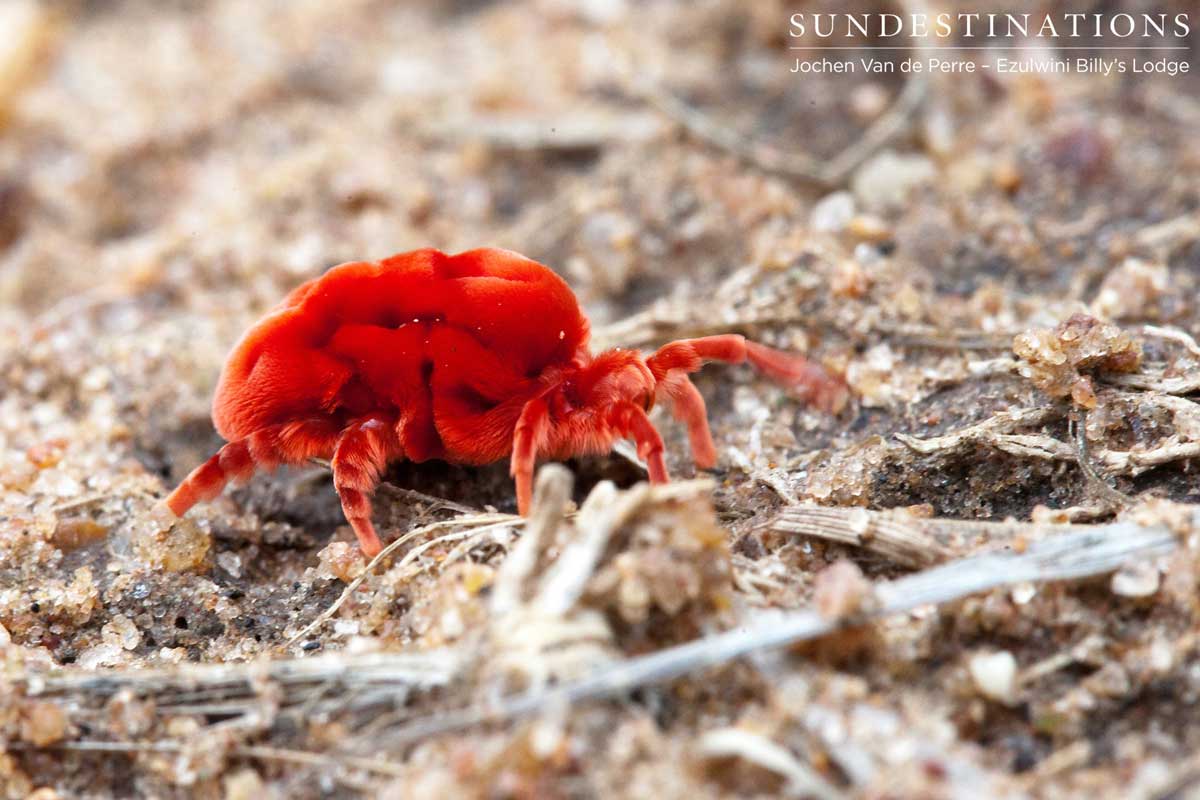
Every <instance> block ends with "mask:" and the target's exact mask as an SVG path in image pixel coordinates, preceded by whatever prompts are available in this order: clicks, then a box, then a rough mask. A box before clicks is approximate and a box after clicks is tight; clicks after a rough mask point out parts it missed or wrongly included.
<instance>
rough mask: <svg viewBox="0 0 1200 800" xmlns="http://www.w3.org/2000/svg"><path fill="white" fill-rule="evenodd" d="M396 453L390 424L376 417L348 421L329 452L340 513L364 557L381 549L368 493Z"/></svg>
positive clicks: (398, 451)
mask: <svg viewBox="0 0 1200 800" xmlns="http://www.w3.org/2000/svg"><path fill="white" fill-rule="evenodd" d="M399 455H400V442H399V440H398V439H397V438H396V434H395V430H394V428H393V424H392V423H390V422H387V421H385V420H383V419H379V418H377V417H372V418H370V419H367V420H362V421H359V422H355V423H352V424H351V425H350V426H349V427H347V428H346V429H345V430H344V431H343V432H342V435H341V437H340V438H339V439H338V441H337V447H336V448H335V449H334V452H333V461H332V464H331V466H332V467H333V485H334V488H335V489H337V493H338V496H339V497H340V498H341V499H342V513H344V514H345V515H346V521H347V522H349V523H350V527H352V528H354V534H355V535H356V536H357V537H358V544H359V546H360V547H361V548H362V551H363V553H365V554H366V555H367V556H368V557H373V556H376V555H378V554H379V551H380V550H382V549H383V545H382V544H380V542H379V537H378V536H377V535H375V526H374V525H372V524H371V493H372V492H374V491H375V486H376V485H377V484H378V483H379V475H380V473H381V472H383V468H384V467H385V466H387V462H388V461H389V460H390V459H392V458H395V457H397V456H399Z"/></svg>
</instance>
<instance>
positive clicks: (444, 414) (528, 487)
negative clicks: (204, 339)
mask: <svg viewBox="0 0 1200 800" xmlns="http://www.w3.org/2000/svg"><path fill="white" fill-rule="evenodd" d="M706 360H717V361H726V362H729V363H735V364H736V363H741V362H743V361H750V362H751V363H752V364H754V365H755V366H757V367H758V368H759V369H761V370H763V371H764V372H765V373H766V374H768V375H769V376H771V377H772V378H774V379H776V380H778V381H780V382H781V383H785V384H788V385H790V386H792V387H794V388H795V389H797V390H798V391H799V393H800V394H801V395H802V396H804V397H805V398H807V399H809V400H811V401H813V402H815V403H817V404H818V405H819V406H820V407H822V408H824V409H827V410H836V409H838V408H840V406H841V405H842V403H844V401H845V399H846V396H847V392H846V388H845V386H844V384H842V383H841V382H840V381H838V380H836V379H834V378H832V377H830V376H829V375H828V374H826V373H825V371H824V370H822V369H821V368H820V367H819V366H816V365H814V364H812V363H810V362H808V361H807V360H805V359H803V358H801V357H800V356H796V355H792V354H788V353H783V352H780V351H778V350H772V349H770V348H767V347H764V346H762V345H759V344H755V343H753V342H749V341H746V340H745V339H744V338H743V337H741V336H738V335H734V334H727V335H720V336H708V337H704V338H699V339H684V340H679V341H675V342H671V343H670V344H667V345H665V346H663V347H662V348H661V349H659V350H658V351H657V352H656V353H654V354H653V355H651V356H649V357H645V358H644V357H643V356H642V355H640V354H639V353H637V352H634V351H631V350H609V351H606V352H603V353H599V354H597V355H593V354H592V353H591V351H590V349H589V347H588V321H587V318H586V317H585V316H584V315H583V312H582V311H581V309H580V308H579V304H578V302H577V300H576V299H575V295H574V294H573V293H572V292H571V289H570V287H568V286H567V284H566V283H565V282H564V281H563V280H562V279H561V278H560V277H558V275H556V274H555V273H554V272H553V271H552V270H550V269H549V268H547V267H545V266H543V265H541V264H539V263H537V262H536V261H532V260H530V259H527V258H525V257H523V256H520V255H518V254H516V253H512V252H509V251H505V250H496V249H479V250H471V251H468V252H464V253H459V254H457V255H446V254H445V253H442V252H439V251H437V250H433V249H425V250H416V251H413V252H409V253H402V254H399V255H395V256H392V257H391V258H387V259H384V260H382V261H378V262H353V263H348V264H342V265H339V266H336V267H333V268H331V269H330V270H329V271H328V272H326V273H325V274H324V275H322V276H321V277H319V278H315V279H313V280H311V281H309V282H307V283H305V284H303V285H302V286H300V287H298V288H297V289H295V290H294V291H293V292H292V293H291V294H289V295H288V296H287V297H286V298H285V299H284V301H283V302H282V303H281V304H280V305H278V306H277V307H276V308H275V309H273V310H272V311H271V312H270V313H268V314H267V315H266V316H265V317H263V318H262V319H261V320H260V321H259V322H257V323H256V324H255V325H254V326H253V327H251V328H250V329H249V330H248V331H247V332H246V334H245V335H244V336H243V337H242V340H241V341H240V342H239V343H238V344H237V345H236V346H235V347H234V350H233V352H232V354H231V355H230V356H229V360H228V362H227V363H226V365H225V368H224V370H223V372H222V374H221V378H220V381H219V383H218V386H217V391H216V396H215V397H214V399H213V422H214V424H215V425H216V429H217V432H218V433H220V434H221V436H222V437H224V438H225V439H226V440H227V441H228V444H226V445H225V446H224V447H222V448H221V450H220V451H219V452H218V453H217V454H216V455H215V456H213V457H212V458H210V459H209V460H208V461H206V462H205V463H204V464H202V465H200V466H199V467H197V468H196V469H195V470H194V471H193V472H192V473H191V474H190V475H189V476H188V477H187V478H186V479H185V480H184V481H183V483H181V484H180V485H179V487H178V488H177V489H175V491H174V492H173V493H172V494H171V495H170V496H169V497H168V498H167V501H166V503H167V506H168V508H170V510H171V511H172V512H173V513H174V514H175V515H176V516H182V515H183V514H184V513H186V512H187V510H188V509H189V508H191V507H192V506H193V505H195V504H196V503H197V502H200V501H202V500H207V499H210V498H212V497H214V496H216V495H217V494H219V493H220V492H221V490H222V489H223V488H224V486H225V484H226V483H227V482H228V481H230V480H235V479H245V478H248V477H249V476H250V474H251V473H253V471H254V470H255V468H256V467H257V468H266V469H270V468H273V467H275V466H278V465H280V464H295V463H302V462H304V461H306V460H307V459H309V458H313V457H321V458H328V459H331V463H332V468H333V478H334V486H335V487H336V489H337V492H338V495H339V496H340V498H341V502H342V509H343V511H344V512H345V515H346V519H347V520H348V521H349V522H350V525H351V526H352V527H353V528H354V532H355V534H357V536H358V541H359V543H360V545H361V547H362V549H363V552H365V553H366V554H367V555H369V556H370V555H375V554H376V553H378V552H379V550H380V549H381V545H380V542H379V538H378V536H377V535H376V533H375V529H374V527H373V525H372V524H371V504H370V494H371V492H372V491H373V490H374V488H375V486H376V484H377V483H378V480H379V476H380V474H381V473H382V471H383V470H384V468H385V467H386V466H387V464H388V462H389V461H393V460H397V459H402V458H403V459H408V460H410V461H414V462H421V461H426V460H429V459H442V460H445V461H449V462H454V463H459V464H471V465H479V464H487V463H491V462H494V461H498V460H500V459H503V458H505V457H509V456H511V473H512V475H513V477H514V478H515V481H516V490H517V506H518V509H519V510H520V512H521V513H522V514H525V513H527V512H528V510H529V505H530V501H531V496H532V486H533V469H534V465H535V462H536V460H537V459H538V458H543V459H552V460H553V459H564V458H569V457H571V456H574V455H579V454H584V453H603V452H607V451H608V450H609V449H611V448H612V445H613V443H614V442H616V441H617V440H619V439H624V438H628V439H632V440H633V441H634V442H636V444H637V449H638V453H639V455H640V456H641V457H642V458H643V459H645V461H646V463H647V465H648V467H649V473H650V480H651V481H654V482H664V481H666V480H667V479H668V477H667V469H666V463H665V461H664V458H663V443H662V438H661V436H660V435H659V433H658V431H657V430H655V428H654V426H653V425H652V424H651V422H650V419H649V417H648V416H647V411H648V410H649V409H650V408H651V407H652V406H653V404H654V402H655V401H656V400H665V401H668V403H669V404H670V406H671V410H672V412H673V413H674V415H675V416H676V417H677V418H678V419H680V420H681V421H682V422H683V423H684V424H685V425H686V426H687V429H688V436H689V440H690V444H691V449H692V453H693V456H694V458H695V461H696V464H697V465H698V466H700V467H702V468H708V467H711V466H713V465H714V464H715V462H716V449H715V448H714V446H713V442H712V436H711V434H710V432H709V429H708V421H707V418H706V415H705V408H704V400H703V398H701V396H700V393H699V392H698V391H697V389H696V387H695V386H694V385H693V384H692V382H691V381H690V380H689V379H688V377H687V374H688V373H690V372H694V371H696V370H698V369H699V368H700V367H701V365H702V364H703V362H704V361H706Z"/></svg>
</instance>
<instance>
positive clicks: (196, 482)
mask: <svg viewBox="0 0 1200 800" xmlns="http://www.w3.org/2000/svg"><path fill="white" fill-rule="evenodd" d="M337 436H338V432H337V429H336V428H334V427H333V426H332V425H331V424H329V423H328V422H326V421H324V420H300V421H297V422H288V423H285V424H283V425H272V426H270V427H267V428H262V429H261V430H257V431H255V432H254V433H252V434H250V435H249V436H247V437H246V438H245V439H239V440H238V441H236V442H230V443H229V444H227V445H225V446H224V447H222V448H221V449H220V450H218V451H217V454H216V455H215V456H213V457H212V458H210V459H209V460H208V461H205V462H204V463H203V464H201V465H200V466H198V467H196V468H195V469H194V470H192V472H191V474H189V475H188V476H187V477H186V478H184V479H183V482H182V483H180V484H179V486H178V487H176V489H175V491H173V492H171V494H170V495H169V496H168V497H167V499H166V506H167V508H169V509H170V510H171V513H173V514H174V515H175V516H177V517H182V516H183V515H184V514H186V513H187V511H188V509H190V508H191V507H192V506H194V505H195V504H196V503H199V502H201V501H204V500H211V499H212V498H214V497H216V496H217V495H219V494H220V493H221V490H222V489H224V488H225V485H226V484H227V483H229V482H230V481H235V480H245V479H247V478H249V477H250V476H251V475H252V474H253V473H254V469H255V467H260V468H263V469H274V468H275V467H277V466H278V465H280V464H297V463H300V462H303V461H305V460H306V459H309V458H313V457H328V456H329V454H330V453H331V452H332V451H333V446H334V443H335V442H336V441H337Z"/></svg>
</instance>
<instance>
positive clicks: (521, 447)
mask: <svg viewBox="0 0 1200 800" xmlns="http://www.w3.org/2000/svg"><path fill="white" fill-rule="evenodd" d="M549 427H550V410H549V409H548V408H547V407H546V403H545V402H544V401H542V400H541V399H540V398H535V399H533V400H530V401H529V402H528V403H526V404H525V407H524V408H523V409H521V416H520V418H519V419H517V427H516V430H515V431H514V432H513V452H512V462H511V464H510V465H509V469H508V472H509V474H510V475H512V477H513V479H514V480H515V481H516V484H517V513H519V514H520V515H521V516H523V517H524V516H527V515H528V514H529V507H530V506H531V505H533V467H534V464H535V463H536V462H537V454H538V450H539V449H540V448H541V446H542V444H543V442H544V441H545V439H546V432H547V431H548V429H549Z"/></svg>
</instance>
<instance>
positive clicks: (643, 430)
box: [614, 403, 671, 483]
mask: <svg viewBox="0 0 1200 800" xmlns="http://www.w3.org/2000/svg"><path fill="white" fill-rule="evenodd" d="M614 423H615V424H614V427H615V428H616V429H617V430H620V431H622V432H624V433H625V435H626V436H629V437H630V438H632V439H633V440H634V441H635V442H637V450H638V456H640V457H641V458H642V459H643V460H644V461H645V462H646V469H647V471H648V472H649V473H650V482H651V483H666V482H667V481H669V480H670V479H671V478H670V476H669V475H668V474H667V460H666V457H665V455H664V453H665V448H664V447H663V440H662V435H660V434H659V432H658V429H657V428H655V427H654V423H652V422H651V421H650V417H648V416H646V412H645V411H643V410H642V409H641V408H640V407H639V406H636V405H634V404H632V403H628V404H626V405H623V406H620V407H619V408H618V410H617V418H616V419H615V420H614Z"/></svg>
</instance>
